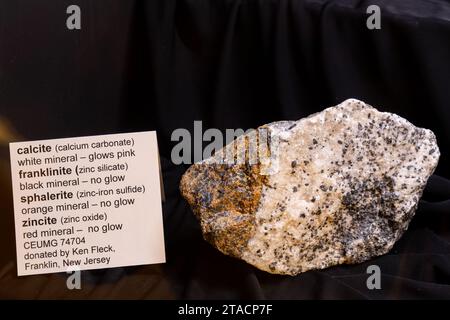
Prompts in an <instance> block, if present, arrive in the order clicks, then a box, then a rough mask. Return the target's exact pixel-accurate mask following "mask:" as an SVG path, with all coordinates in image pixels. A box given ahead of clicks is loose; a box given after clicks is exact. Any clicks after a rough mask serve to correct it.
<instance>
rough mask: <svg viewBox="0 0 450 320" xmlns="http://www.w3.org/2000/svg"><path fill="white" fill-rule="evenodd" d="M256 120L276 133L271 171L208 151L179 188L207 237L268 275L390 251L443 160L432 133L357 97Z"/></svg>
mask: <svg viewBox="0 0 450 320" xmlns="http://www.w3.org/2000/svg"><path fill="white" fill-rule="evenodd" d="M261 128H264V129H266V130H268V131H269V133H270V135H271V137H272V138H271V141H277V146H276V148H271V152H272V155H271V159H272V161H274V160H273V159H274V158H276V162H277V163H276V169H277V170H276V171H275V172H273V173H271V174H266V173H264V174H263V173H262V165H261V164H260V163H254V164H248V163H247V164H241V163H237V164H221V163H217V162H216V161H213V160H215V158H211V159H207V160H205V161H203V162H200V163H197V164H194V165H192V166H191V167H190V168H189V169H188V170H187V172H186V173H185V174H184V176H183V178H182V181H181V184H180V189H181V192H182V194H183V196H184V197H185V198H186V199H187V201H188V202H189V204H190V205H191V207H192V209H193V211H194V213H195V214H196V216H197V218H198V219H199V221H200V223H201V227H202V232H203V235H204V238H205V239H206V240H207V241H209V242H210V243H211V244H212V245H214V246H215V247H216V248H217V249H219V250H220V251H222V252H223V253H225V254H228V255H231V256H234V257H237V258H240V259H243V260H245V261H246V262H248V263H250V264H252V265H254V266H256V267H257V268H259V269H261V270H265V271H268V272H271V273H279V274H289V275H295V274H298V273H300V272H305V271H307V270H311V269H322V268H326V267H330V266H333V265H339V264H345V263H358V262H362V261H365V260H368V259H370V258H372V257H374V256H378V255H382V254H385V253H386V252H388V251H389V250H390V249H391V248H392V246H393V245H394V243H395V242H396V241H397V240H398V239H399V238H400V237H401V235H402V234H403V233H404V231H405V230H406V229H407V228H408V224H409V222H410V221H411V219H412V217H413V216H414V212H415V210H416V208H417V204H418V201H419V198H420V197H421V194H422V191H423V189H424V187H425V185H426V182H427V179H428V178H429V176H430V175H431V174H432V173H433V171H434V169H435V167H436V165H437V163H438V159H439V149H438V146H437V144H436V138H435V136H434V134H433V132H431V131H430V130H427V129H421V128H417V127H415V126H414V125H412V124H411V123H410V122H408V121H407V120H405V119H403V118H401V117H399V116H397V115H395V114H391V113H385V112H379V111H377V110H376V109H374V108H372V107H371V106H369V105H367V104H365V103H363V102H361V101H358V100H355V99H350V100H347V101H345V102H343V103H341V104H340V105H338V106H336V107H332V108H328V109H325V110H324V111H322V112H320V113H316V114H313V115H311V116H309V117H307V118H304V119H300V120H298V121H281V122H275V123H271V124H268V125H265V126H263V127H261ZM261 128H260V129H259V130H261ZM247 138H248V137H246V136H241V137H239V138H238V139H237V140H236V141H235V142H234V143H231V144H229V145H228V146H226V147H225V150H224V151H227V150H228V151H229V150H232V149H230V148H233V149H234V148H236V144H237V143H238V142H239V141H240V142H242V141H246V140H245V139H247ZM270 147H272V146H270V145H269V148H270Z"/></svg>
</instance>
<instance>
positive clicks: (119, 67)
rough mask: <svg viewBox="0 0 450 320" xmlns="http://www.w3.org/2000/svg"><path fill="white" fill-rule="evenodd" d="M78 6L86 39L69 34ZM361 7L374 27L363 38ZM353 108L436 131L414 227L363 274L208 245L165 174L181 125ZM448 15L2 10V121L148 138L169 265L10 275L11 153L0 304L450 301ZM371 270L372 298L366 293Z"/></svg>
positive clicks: (60, 131) (203, 6) (122, 4)
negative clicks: (279, 268)
mask: <svg viewBox="0 0 450 320" xmlns="http://www.w3.org/2000/svg"><path fill="white" fill-rule="evenodd" d="M69 4H78V5H79V6H80V7H81V9H82V30H81V31H68V30H67V29H66V28H65V20H66V17H67V15H66V13H65V12H66V8H67V6H68V5H69ZM370 4H378V5H380V7H381V10H382V22H381V26H382V29H381V30H375V31H371V30H368V29H367V28H366V27H365V24H366V18H367V14H366V13H365V10H366V8H367V6H368V5H370ZM347 98H358V99H361V100H363V101H365V102H367V103H369V104H372V105H374V106H376V107H378V108H379V109H381V110H383V111H390V112H395V113H397V114H399V115H401V116H402V117H405V118H407V119H408V120H410V121H411V122H413V123H414V124H415V125H417V126H420V127H426V128H429V129H432V130H433V131H434V132H435V134H436V135H437V138H438V144H439V147H440V149H441V153H442V156H441V160H440V164H439V166H438V168H437V170H436V172H435V175H434V176H433V177H432V178H431V179H430V181H429V184H428V186H427V189H426V191H425V193H424V196H423V198H422V200H421V202H420V206H419V210H418V212H417V215H416V217H415V218H414V220H413V222H412V224H411V225H410V228H409V230H408V231H407V232H406V233H405V235H404V236H403V237H402V239H401V240H400V241H399V242H398V243H397V244H396V246H395V247H394V249H393V250H392V251H391V252H390V253H389V254H387V255H384V256H382V257H378V258H375V259H373V260H371V261H368V262H366V263H362V264H359V265H353V266H340V267H334V268H329V269H326V270H323V271H311V272H307V273H304V274H301V275H299V276H296V277H287V276H275V275H270V274H267V273H264V272H261V271H259V270H256V269H255V268H253V267H251V266H249V265H247V264H245V263H244V262H241V261H238V260H235V259H232V258H229V257H226V256H224V255H222V254H220V253H219V252H218V251H216V250H215V249H214V248H212V247H211V246H210V245H209V244H207V243H206V242H204V241H203V240H202V238H201V233H200V229H199V227H198V225H197V222H196V221H195V219H194V217H193V215H192V213H191V211H190V209H189V208H188V206H187V204H186V203H185V202H184V200H182V199H181V197H180V194H179V191H178V183H179V179H180V176H181V174H182V173H183V172H184V170H185V169H186V167H185V166H174V165H173V164H171V162H170V161H169V160H166V159H170V151H171V148H172V146H173V144H174V143H173V142H171V141H170V136H171V133H172V131H173V130H174V129H176V128H187V129H188V130H191V131H192V130H193V121H194V120H202V121H203V128H204V130H206V129H207V128H209V127H215V128H219V129H222V130H223V129H225V128H243V129H247V128H255V127H257V126H259V125H261V124H264V123H267V122H271V121H276V120H282V119H299V118H301V117H304V116H306V115H309V114H311V113H313V112H317V111H320V110H322V109H323V108H324V107H328V106H332V105H335V104H337V103H339V102H341V101H342V100H345V99H347ZM449 101H450V2H449V1H448V0H435V1H418V0H395V1H394V0H391V1H387V0H386V1H383V0H382V1H375V0H374V1H351V0H342V1H326V0H215V1H212V0H147V1H144V0H129V1H123V0H108V1H106V0H97V1H92V0H75V1H72V0H71V1H66V0H61V1H51V0H45V1H44V0H41V1H26V0H16V1H1V2H0V117H2V118H3V119H6V120H8V121H9V122H10V123H11V125H12V126H13V127H14V128H15V129H16V130H17V132H19V133H20V135H21V137H22V138H23V139H45V138H56V137H69V136H78V135H91V134H106V133H116V132H127V131H140V130H157V132H158V139H159V145H160V148H161V154H162V156H163V158H164V159H163V174H164V182H165V188H166V196H167V201H166V203H165V204H164V222H165V237H166V248H167V261H168V263H167V264H164V265H155V266H140V267H127V268H115V269H108V270H100V271H86V272H83V273H82V275H83V283H82V285H83V289H82V290H79V291H69V290H67V289H66V287H65V281H66V275H65V274H52V275H39V276H31V277H21V278H18V277H17V275H16V270H15V269H16V265H15V248H14V231H13V230H14V224H13V211H12V200H11V187H10V178H9V165H8V161H9V158H8V154H7V147H6V146H3V147H2V152H1V154H0V159H1V162H0V165H1V167H0V169H1V171H0V174H1V181H0V182H1V195H0V197H1V202H0V210H1V211H0V228H1V230H0V231H1V233H0V237H1V238H0V241H1V242H0V243H1V245H0V248H1V254H0V298H190V299H193V298H198V299H203V298H277V299H286V298H293V299H340V298H352V299H372V298H380V299H402V298H446V299H449V298H450V242H449V241H450V218H449V217H450V180H448V178H450V166H449V164H450V139H449V137H450V106H449V105H448V103H449ZM370 264H378V265H379V266H380V268H381V270H382V289H381V290H368V289H367V287H366V279H367V274H366V268H367V266H368V265H370Z"/></svg>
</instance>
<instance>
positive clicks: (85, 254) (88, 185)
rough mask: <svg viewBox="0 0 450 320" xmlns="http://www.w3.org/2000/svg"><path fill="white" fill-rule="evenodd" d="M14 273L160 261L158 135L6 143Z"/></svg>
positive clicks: (163, 253)
mask: <svg viewBox="0 0 450 320" xmlns="http://www.w3.org/2000/svg"><path fill="white" fill-rule="evenodd" d="M10 154H11V174H12V182H13V193H14V216H15V227H16V249H17V271H18V275H19V276H24V275H32V274H42V273H53V272H66V271H71V270H88V269H100V268H112V267H121V266H131V265H142V264H153V263H164V262H165V251H164V234H163V221H162V208H161V189H160V188H161V185H162V184H161V183H162V181H161V179H162V177H161V176H160V167H159V155H158V144H157V140H156V132H154V131H152V132H138V133H125V134H112V135H102V136H90V137H78V138H68V139H54V140H42V141H32V142H16V143H11V144H10Z"/></svg>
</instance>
